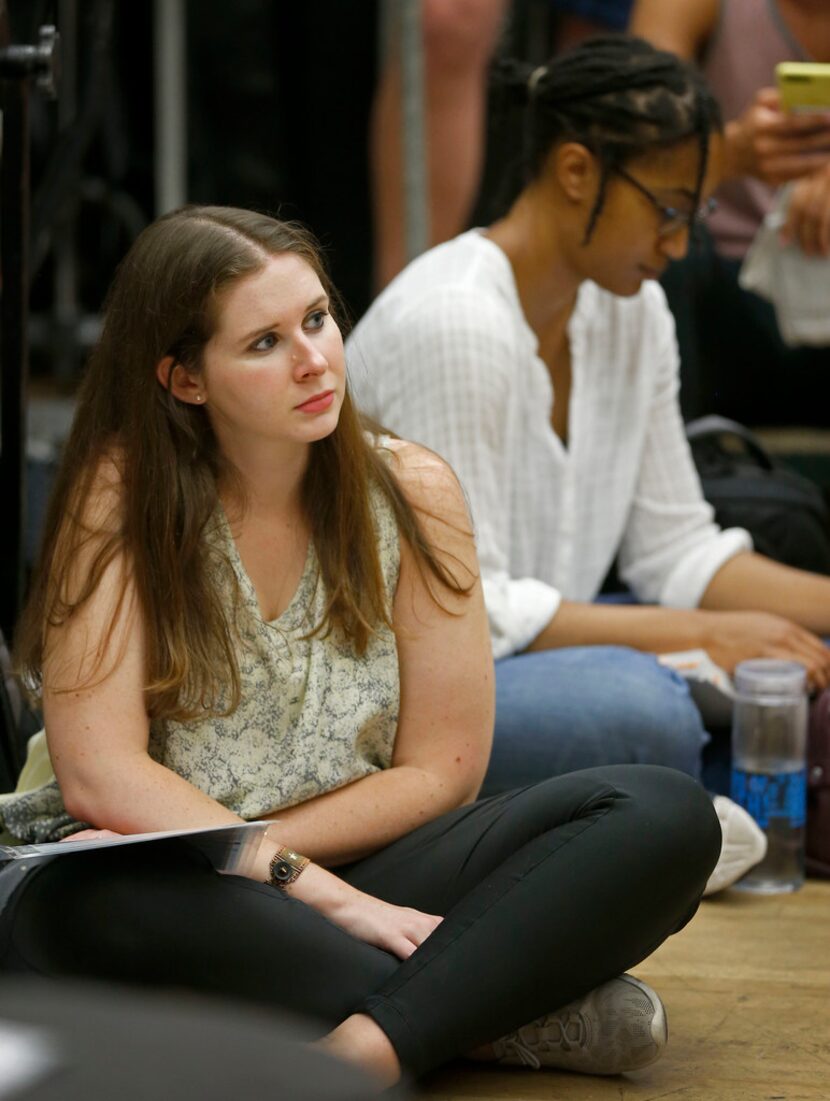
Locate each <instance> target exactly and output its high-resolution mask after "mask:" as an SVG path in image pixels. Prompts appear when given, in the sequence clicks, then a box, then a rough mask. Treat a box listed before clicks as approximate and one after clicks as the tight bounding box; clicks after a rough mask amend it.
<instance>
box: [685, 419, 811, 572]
mask: <svg viewBox="0 0 830 1101" xmlns="http://www.w3.org/2000/svg"><path fill="white" fill-rule="evenodd" d="M686 436H687V438H688V440H689V444H690V446H691V449H692V455H693V457H694V461H695V465H696V466H697V470H698V474H699V475H700V480H701V483H702V485H703V495H704V497H705V498H706V500H707V501H708V502H709V503H710V504H711V505H712V506H713V507H714V509H715V519H716V520H717V522H718V523H719V524H720V525H721V527H725V528H732V527H738V528H746V530H747V531H748V532H749V533H750V535H751V536H752V539H753V542H754V544H755V549H756V551H758V553H759V554H764V555H766V556H767V557H768V558H774V559H775V560H776V561H777V562H784V563H785V564H786V565H788V566H798V567H799V568H800V569H803V570H812V571H813V572H814V573H823V574H830V515H828V509H827V505H826V503H825V501H824V497H823V496H822V493H821V491H820V490H819V488H818V486H816V485H815V484H814V483H813V482H811V481H810V480H809V479H807V478H804V477H802V476H801V475H800V474H796V473H795V471H793V470H789V469H788V468H787V467H786V466H784V465H783V464H782V463H780V462H777V461H776V460H774V459H773V458H771V456H770V455H769V454H768V453H767V452H766V451H765V450H764V447H763V445H762V444H761V442H760V440H759V439H758V438H757V436H755V435H753V433H752V432H750V431H749V429H747V428H744V426H743V425H741V424H738V423H736V422H735V421H731V420H727V419H726V418H725V417H714V416H713V417H701V418H700V420H696V421H691V422H690V423H689V424H687V425H686Z"/></svg>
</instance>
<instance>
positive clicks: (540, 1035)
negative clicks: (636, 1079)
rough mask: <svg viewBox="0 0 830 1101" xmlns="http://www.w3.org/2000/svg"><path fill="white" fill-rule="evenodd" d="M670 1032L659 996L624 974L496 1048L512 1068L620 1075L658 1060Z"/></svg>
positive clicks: (509, 1038) (540, 1019)
mask: <svg viewBox="0 0 830 1101" xmlns="http://www.w3.org/2000/svg"><path fill="white" fill-rule="evenodd" d="M668 1034H669V1033H668V1024H667V1022H666V1011H665V1009H664V1008H663V1003H662V1002H661V1001H660V999H659V997H658V996H657V995H656V994H655V992H654V991H653V990H652V989H651V987H648V986H646V984H645V983H643V982H640V981H639V979H635V978H633V977H632V976H631V975H621V976H620V977H619V978H618V979H611V981H610V982H607V983H604V984H603V985H602V986H598V987H597V988H596V990H592V991H591V992H590V993H589V994H586V995H585V997H584V998H580V999H579V1000H578V1001H575V1002H571V1004H570V1005H566V1006H565V1008H564V1009H560V1010H558V1011H557V1012H556V1013H548V1014H547V1015H546V1016H545V1017H540V1018H539V1019H538V1020H537V1021H533V1022H532V1023H531V1024H529V1025H525V1026H524V1027H523V1028H520V1029H518V1031H516V1032H511V1033H510V1034H509V1035H508V1036H504V1037H503V1038H502V1039H501V1040H497V1041H496V1042H495V1043H494V1044H493V1050H494V1051H495V1054H496V1058H497V1059H498V1061H499V1062H500V1063H503V1064H505V1065H509V1066H526V1067H533V1068H534V1070H538V1069H539V1068H540V1067H558V1068H559V1069H560V1070H569V1071H579V1072H580V1073H582V1074H621V1073H622V1072H623V1071H626V1070H639V1068H640V1067H647V1066H648V1064H649V1063H653V1062H654V1061H655V1059H658V1058H659V1057H660V1054H661V1052H662V1050H663V1048H664V1047H665V1046H666V1041H667V1040H668Z"/></svg>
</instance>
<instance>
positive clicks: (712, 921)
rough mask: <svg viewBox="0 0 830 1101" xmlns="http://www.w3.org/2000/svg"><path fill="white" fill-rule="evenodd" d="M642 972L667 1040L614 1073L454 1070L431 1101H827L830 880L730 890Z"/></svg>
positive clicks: (430, 1088)
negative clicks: (751, 891)
mask: <svg viewBox="0 0 830 1101" xmlns="http://www.w3.org/2000/svg"><path fill="white" fill-rule="evenodd" d="M633 973H634V974H636V975H637V976H638V977H639V978H642V979H645V980H646V981H647V982H649V983H651V984H652V985H653V986H654V987H655V989H657V990H658V991H659V992H660V996H661V997H662V999H663V1001H664V1002H665V1004H666V1009H667V1011H668V1018H669V1044H668V1047H667V1049H666V1052H665V1053H664V1055H663V1057H662V1059H660V1060H659V1061H658V1062H657V1063H655V1064H654V1065H653V1066H651V1067H647V1068H646V1069H645V1070H642V1071H639V1072H637V1073H634V1074H630V1075H625V1076H620V1077H617V1078H589V1077H584V1076H581V1075H571V1074H561V1073H557V1072H555V1071H538V1072H537V1071H529V1070H508V1069H504V1068H503V1069H501V1070H495V1069H491V1068H486V1067H485V1068H481V1067H479V1066H474V1065H472V1064H469V1063H460V1062H459V1063H456V1064H453V1065H452V1066H451V1067H448V1068H445V1069H444V1070H442V1071H441V1072H439V1073H438V1074H436V1075H434V1076H433V1077H432V1078H430V1079H429V1080H428V1081H427V1082H426V1083H424V1086H423V1096H424V1097H425V1098H429V1099H431V1101H461V1099H464V1101H542V1099H544V1101H612V1099H613V1101H657V1099H658V1098H659V1099H664V1098H665V1099H669V1098H670V1099H671V1101H830V883H819V882H816V881H811V882H808V883H807V885H806V886H805V887H804V888H803V889H802V890H801V891H798V892H796V893H795V894H792V895H776V896H772V897H764V898H761V897H757V896H750V895H746V894H742V893H740V892H738V891H726V892H724V893H723V894H722V895H719V896H717V897H716V898H713V899H709V900H707V901H706V902H704V903H703V904H702V905H701V907H700V910H699V911H698V913H697V915H696V917H695V918H694V919H693V921H692V922H691V923H690V924H689V925H688V926H687V927H686V929H684V930H683V931H682V932H681V933H679V934H677V936H674V937H670V938H669V940H668V941H667V942H666V943H665V944H664V945H663V946H662V947H661V948H660V949H659V950H658V951H657V952H656V953H655V954H654V955H653V956H651V957H650V958H649V959H648V960H646V961H645V963H643V964H641V965H640V967H638V968H635V970H634V972H633Z"/></svg>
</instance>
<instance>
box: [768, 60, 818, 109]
mask: <svg viewBox="0 0 830 1101" xmlns="http://www.w3.org/2000/svg"><path fill="white" fill-rule="evenodd" d="M775 79H776V82H777V84H778V91H779V93H780V95H781V103H782V105H783V106H784V108H785V109H786V110H788V111H801V112H807V111H828V112H830V64H826V63H823V62H819V61H781V62H779V64H778V65H776V66H775Z"/></svg>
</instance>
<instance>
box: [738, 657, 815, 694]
mask: <svg viewBox="0 0 830 1101" xmlns="http://www.w3.org/2000/svg"><path fill="white" fill-rule="evenodd" d="M806 686H807V670H806V669H805V668H804V666H803V665H802V664H801V663H800V662H798V661H781V660H780V659H778V658H752V659H751V660H750V661H742V662H740V664H738V665H737V666H736V667H735V688H736V689H737V691H738V695H740V696H801V695H802V694H803V693H804V691H805V689H806Z"/></svg>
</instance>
